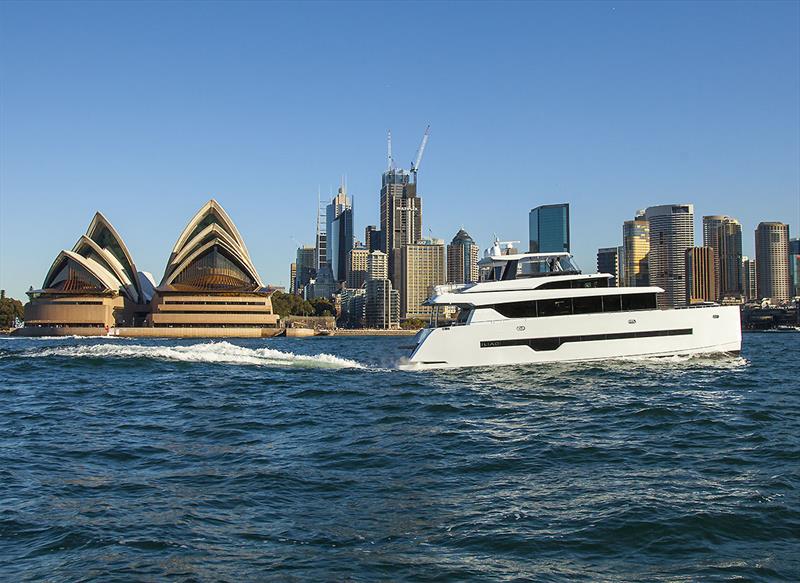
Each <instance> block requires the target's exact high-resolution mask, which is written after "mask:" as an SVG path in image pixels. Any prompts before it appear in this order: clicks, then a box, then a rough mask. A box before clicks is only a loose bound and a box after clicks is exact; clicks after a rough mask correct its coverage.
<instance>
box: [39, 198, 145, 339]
mask: <svg viewBox="0 0 800 583" xmlns="http://www.w3.org/2000/svg"><path fill="white" fill-rule="evenodd" d="M28 296H29V297H30V302H28V304H26V305H25V328H26V330H27V331H28V332H31V333H32V334H33V335H35V334H69V333H75V334H100V333H102V332H103V331H104V330H107V329H108V328H110V327H111V326H125V325H135V324H136V322H137V321H139V322H141V321H143V320H144V317H145V316H144V314H145V313H146V312H147V311H148V310H149V302H150V299H151V297H152V286H151V285H150V282H149V281H148V280H147V278H146V277H145V276H144V275H143V274H141V273H139V272H138V271H136V265H135V264H134V262H133V259H132V258H131V254H130V252H129V251H128V248H127V247H126V246H125V243H124V241H123V240H122V237H120V236H119V233H117V231H116V230H115V229H114V227H113V226H112V225H111V223H109V222H108V219H106V218H105V217H104V216H103V215H102V214H101V213H96V214H95V215H94V217H93V218H92V222H91V223H90V224H89V228H88V229H87V230H86V234H84V235H81V237H80V239H78V241H77V243H75V246H74V247H73V248H72V250H71V251H67V250H62V251H61V252H60V253H59V254H58V255H57V256H56V259H55V261H53V264H52V265H51V267H50V269H49V270H48V272H47V275H46V276H45V278H44V283H43V284H42V289H39V290H31V291H29V292H28Z"/></svg>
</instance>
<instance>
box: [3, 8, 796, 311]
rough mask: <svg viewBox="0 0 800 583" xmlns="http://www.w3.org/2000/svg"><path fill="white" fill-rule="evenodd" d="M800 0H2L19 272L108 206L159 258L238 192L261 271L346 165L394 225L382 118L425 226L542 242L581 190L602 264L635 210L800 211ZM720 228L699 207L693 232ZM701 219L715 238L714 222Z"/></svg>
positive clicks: (589, 262) (277, 262) (13, 257)
mask: <svg viewBox="0 0 800 583" xmlns="http://www.w3.org/2000/svg"><path fill="white" fill-rule="evenodd" d="M799 7H800V4H798V3H797V2H775V3H770V2H757V3H755V2H754V3H728V2H700V3H696V4H694V3H664V4H659V3H654V2H639V3H626V2H610V3H603V2H588V3H580V2H567V3H561V4H549V3H544V2H536V3H533V2H532V3H521V2H519V3H497V2H495V3H486V4H483V3H458V4H455V3H431V2H428V3H410V2H402V3H397V4H389V3H366V2H356V3H352V4H347V3H333V2H325V3H294V4H280V3H271V2H270V3H267V2H265V3H255V2H244V3H231V2H225V3H214V2H196V3H192V2H172V3H130V4H125V3H116V2H114V3H101V2H86V3H69V2H56V3H46V2H28V3H10V2H3V3H0V59H2V61H1V62H0V64H1V65H2V71H1V73H2V77H1V79H0V81H1V82H2V86H1V87H0V99H1V100H2V101H1V104H0V107H2V109H1V110H0V231H2V232H1V233H0V287H3V288H5V289H6V290H8V293H10V294H11V295H14V296H17V297H20V296H22V294H23V292H24V291H25V290H26V289H27V288H28V286H29V285H34V286H39V285H41V283H42V279H43V278H44V275H45V273H46V271H47V269H48V267H49V266H50V263H51V262H52V260H53V259H54V258H55V256H56V254H57V253H58V251H59V250H60V249H62V248H70V247H71V246H72V245H73V243H74V242H75V240H76V239H77V238H78V237H79V236H80V235H81V233H83V231H84V230H85V229H86V227H87V225H88V223H89V220H90V219H91V217H92V214H93V213H94V211H95V210H102V211H103V212H104V213H105V214H106V216H108V218H109V219H110V220H111V222H112V223H113V224H114V225H115V226H116V227H117V229H118V230H119V231H120V232H121V233H122V236H123V237H124V238H125V240H126V242H127V244H128V246H129V248H130V249H131V252H132V253H133V256H134V259H135V261H136V263H137V265H138V267H139V269H143V270H147V271H151V272H152V273H153V274H154V275H155V276H156V278H157V279H160V277H161V274H162V272H163V269H164V265H165V263H166V260H167V257H168V255H169V252H170V249H171V248H172V245H173V244H174V242H175V239H176V238H177V236H178V234H179V233H180V231H181V230H182V229H183V227H184V225H185V223H186V222H187V221H188V219H189V218H190V217H191V215H192V214H194V212H195V211H196V210H197V209H198V208H199V207H200V206H201V205H202V204H203V203H204V202H205V201H206V200H207V199H208V198H210V197H212V196H213V197H215V198H217V199H218V200H219V201H220V202H221V203H222V205H223V206H224V207H225V208H226V209H227V210H228V212H229V213H230V214H231V215H232V217H233V219H234V221H236V223H237V225H238V226H239V229H240V231H241V232H242V234H243V236H244V238H245V240H246V242H247V244H248V247H249V249H250V253H251V255H252V257H253V260H254V262H255V264H256V266H257V268H258V269H259V271H260V272H261V275H262V278H263V279H264V280H265V281H267V282H271V283H274V284H286V283H287V281H288V271H289V263H290V262H291V261H292V259H293V256H294V252H295V247H296V245H295V243H294V242H293V240H292V237H294V238H296V239H297V240H299V241H300V242H305V243H311V242H312V241H313V233H314V212H315V205H316V196H317V187H318V186H321V188H322V191H323V195H324V194H327V193H328V192H329V191H330V189H331V188H332V187H335V186H336V185H337V183H338V181H339V177H340V176H341V175H342V174H346V175H347V179H348V184H349V190H350V193H351V194H352V195H354V197H355V220H356V227H357V232H359V233H363V227H364V226H365V225H366V224H369V223H377V221H378V193H379V189H380V175H381V172H382V171H383V169H384V166H385V150H386V145H385V138H386V131H387V129H389V128H391V130H392V135H393V137H394V145H395V154H396V158H397V159H398V161H399V162H400V163H402V164H403V165H406V166H407V165H408V163H409V162H410V161H411V159H412V157H413V155H414V153H415V151H416V148H417V145H418V143H419V140H420V138H421V136H422V132H423V130H424V128H425V125H426V124H428V123H430V124H431V139H430V142H429V144H428V149H427V151H426V154H425V159H424V161H423V163H422V169H421V171H420V192H421V195H422V197H423V199H424V214H423V220H424V230H425V232H426V233H427V232H428V230H429V229H430V231H431V232H432V233H433V234H434V235H435V236H439V237H442V238H445V239H447V240H449V239H450V238H452V236H453V235H454V234H455V232H456V230H457V229H458V228H459V227H460V226H462V225H463V226H464V227H465V228H466V229H467V230H468V231H469V232H470V233H471V234H472V235H473V237H475V238H476V240H477V241H478V243H479V244H480V246H481V248H484V247H486V246H487V245H488V244H489V243H490V239H491V236H492V233H494V232H497V233H498V234H500V235H501V237H503V238H512V239H521V240H523V241H525V240H526V239H527V213H528V211H529V209H530V208H532V207H534V206H536V205H539V204H546V203H553V202H562V201H568V202H570V204H571V208H572V233H573V251H574V252H575V254H576V256H577V260H578V263H579V264H580V265H581V266H582V267H583V268H584V270H586V271H594V263H595V253H596V249H597V247H604V246H612V245H617V244H620V242H621V225H622V221H623V220H625V219H627V218H629V217H631V216H632V215H633V213H634V212H635V211H636V209H637V208H642V207H645V206H648V205H654V204H661V203H671V202H691V203H694V204H695V214H696V224H697V225H698V227H699V224H700V217H701V216H702V215H703V214H729V215H732V216H734V217H737V218H738V219H740V220H741V221H742V224H743V227H744V248H745V253H748V254H752V252H753V229H754V228H755V226H756V224H757V223H758V222H759V221H761V220H780V221H784V222H788V223H790V231H791V234H792V236H797V235H798V234H799V233H800V105H799V104H800V32H799V30H800V8H799ZM698 234H699V228H698ZM699 241H700V238H699V237H698V242H699Z"/></svg>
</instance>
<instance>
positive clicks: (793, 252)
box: [789, 239, 800, 297]
mask: <svg viewBox="0 0 800 583" xmlns="http://www.w3.org/2000/svg"><path fill="white" fill-rule="evenodd" d="M789 285H790V286H791V290H790V291H791V295H792V297H798V296H800V239H789Z"/></svg>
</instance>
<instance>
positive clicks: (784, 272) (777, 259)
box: [756, 222, 790, 302]
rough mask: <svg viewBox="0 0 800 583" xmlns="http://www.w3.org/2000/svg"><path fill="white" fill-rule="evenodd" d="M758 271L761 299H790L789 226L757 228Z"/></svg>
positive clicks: (766, 224) (774, 225)
mask: <svg viewBox="0 0 800 583" xmlns="http://www.w3.org/2000/svg"><path fill="white" fill-rule="evenodd" d="M756 269H757V278H756V285H757V286H758V296H759V298H770V299H771V300H773V301H776V302H781V301H784V300H788V299H789V287H790V286H789V225H786V224H784V223H778V222H763V223H759V224H758V227H757V228H756Z"/></svg>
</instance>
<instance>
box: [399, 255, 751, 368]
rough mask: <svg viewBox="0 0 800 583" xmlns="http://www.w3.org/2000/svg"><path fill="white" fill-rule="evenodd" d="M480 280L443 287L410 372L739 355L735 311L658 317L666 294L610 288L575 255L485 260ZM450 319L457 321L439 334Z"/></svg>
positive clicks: (666, 312) (708, 309)
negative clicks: (446, 315) (442, 318)
mask: <svg viewBox="0 0 800 583" xmlns="http://www.w3.org/2000/svg"><path fill="white" fill-rule="evenodd" d="M479 267H480V270H481V281H480V282H479V283H472V284H456V285H444V286H437V288H436V289H435V293H434V295H433V296H432V297H430V298H429V299H428V300H426V304H427V305H430V306H433V316H432V319H431V320H432V322H431V327H428V328H425V329H423V330H420V332H419V333H418V335H417V337H416V345H415V346H414V348H413V351H412V353H411V356H410V357H409V359H408V361H407V362H404V363H403V364H402V365H401V368H403V369H405V370H418V369H429V368H452V367H467V366H498V365H511V364H528V363H546V362H573V361H591V360H607V359H613V358H628V357H661V356H675V355H694V354H738V353H739V351H740V350H741V344H742V333H741V323H740V319H739V308H738V306H719V305H716V304H703V305H700V306H697V307H694V306H690V307H687V308H676V309H659V308H658V305H657V301H656V297H657V295H658V294H659V293H663V291H664V290H663V289H661V288H659V287H609V282H610V279H611V277H612V276H611V275H609V274H606V273H595V274H591V275H586V274H581V272H580V271H579V270H578V269H577V268H576V267H575V266H574V264H573V263H572V256H571V255H570V254H569V253H521V254H513V255H504V254H503V253H502V250H501V249H500V244H499V242H495V245H494V246H493V247H492V249H490V250H487V252H486V256H485V257H484V258H483V259H481V260H480V262H479ZM443 310H447V311H450V312H451V313H453V312H455V311H457V312H458V316H457V317H456V319H455V320H454V321H452V322H449V323H445V324H443V325H441V326H438V325H437V324H438V319H439V315H440V314H441V313H442V311H443Z"/></svg>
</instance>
